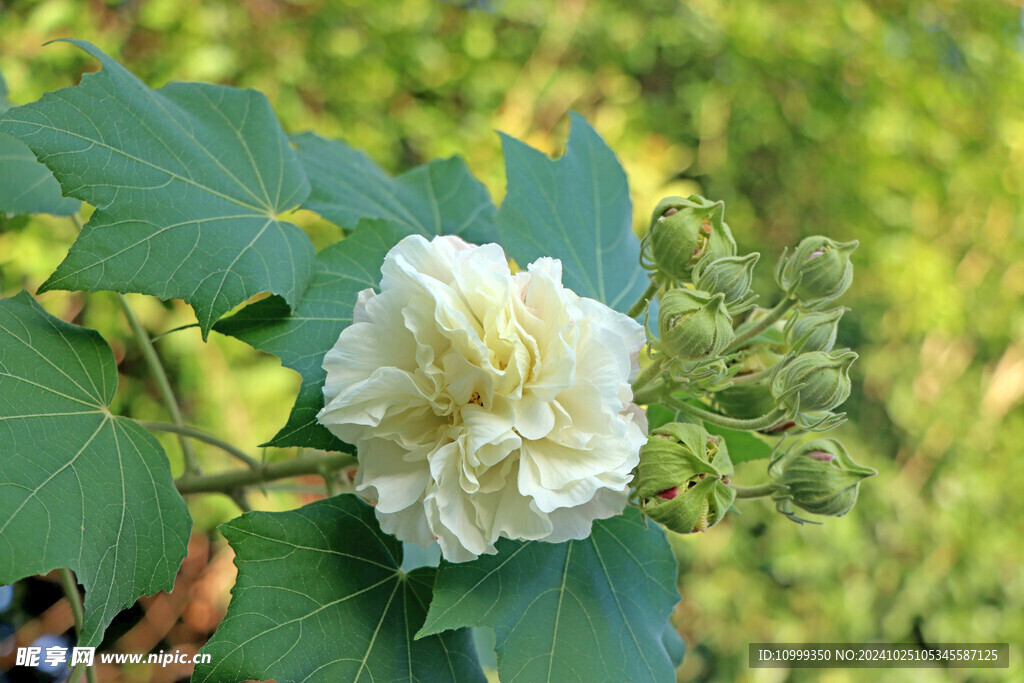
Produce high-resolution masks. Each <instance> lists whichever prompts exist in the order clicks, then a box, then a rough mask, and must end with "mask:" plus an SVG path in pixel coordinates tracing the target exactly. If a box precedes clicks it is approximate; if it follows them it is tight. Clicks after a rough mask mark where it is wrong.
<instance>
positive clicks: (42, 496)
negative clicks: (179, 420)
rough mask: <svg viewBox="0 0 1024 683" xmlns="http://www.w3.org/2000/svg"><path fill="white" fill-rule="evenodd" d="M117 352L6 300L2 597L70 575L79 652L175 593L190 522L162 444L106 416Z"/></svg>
mask: <svg viewBox="0 0 1024 683" xmlns="http://www.w3.org/2000/svg"><path fill="white" fill-rule="evenodd" d="M116 388H117V368H116V365H115V363H114V356H113V354H112V353H111V352H110V347H108V346H107V344H106V343H105V342H104V341H103V339H102V338H101V337H100V336H99V334H97V333H96V332H93V331H92V330H87V329H84V328H81V327H76V326H74V325H70V324H68V323H65V322H63V321H61V320H58V319H57V318H54V317H53V316H51V315H49V314H48V313H46V311H44V310H43V309H42V308H41V307H40V306H39V305H38V304H37V303H36V302H35V301H34V300H33V299H32V297H30V296H29V295H28V294H25V293H22V294H19V295H18V296H16V297H14V298H13V299H0V585H2V584H6V583H11V582H13V581H16V580H18V579H20V578H23V577H25V576H31V575H33V574H43V573H46V572H48V571H50V570H51V569H55V568H58V567H70V568H71V569H72V570H74V572H75V573H76V574H77V576H78V580H79V581H80V582H81V583H82V584H83V585H84V586H85V620H84V625H83V629H82V634H81V637H80V639H79V644H80V645H82V646H96V645H98V644H99V642H100V640H101V639H102V637H103V631H104V630H105V629H106V627H107V625H108V624H109V623H110V620H111V619H113V618H114V615H116V614H117V613H118V612H119V611H121V610H122V609H124V608H126V607H128V606H129V605H131V604H132V603H133V602H134V601H135V600H136V598H138V597H139V596H140V595H143V594H149V593H154V592H156V591H158V590H170V589H171V587H172V585H173V584H174V575H175V573H176V572H177V570H178V565H180V564H181V561H182V559H183V558H184V557H185V550H186V546H187V544H188V537H189V532H190V530H191V526H192V522H191V519H190V518H189V514H188V509H187V507H186V506H185V501H183V500H182V499H181V496H179V495H178V493H177V491H175V489H174V482H173V481H172V480H171V471H170V467H169V466H168V464H167V457H166V456H165V455H164V452H163V450H162V449H161V448H160V444H159V443H158V442H157V441H156V439H154V438H153V437H152V436H151V435H150V434H149V433H148V432H146V431H145V430H143V429H142V428H141V427H139V426H138V425H137V424H135V423H134V422H133V421H131V420H129V419H127V418H123V417H114V416H113V415H111V414H110V411H109V410H108V408H107V405H108V404H109V403H110V400H111V398H113V396H114V391H115V390H116Z"/></svg>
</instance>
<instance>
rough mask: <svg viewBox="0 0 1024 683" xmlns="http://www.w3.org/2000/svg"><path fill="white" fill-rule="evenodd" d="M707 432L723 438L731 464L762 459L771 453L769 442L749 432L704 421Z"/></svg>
mask: <svg viewBox="0 0 1024 683" xmlns="http://www.w3.org/2000/svg"><path fill="white" fill-rule="evenodd" d="M704 428H705V429H707V430H708V433H709V434H717V435H719V436H721V437H722V438H724V439H725V443H726V444H727V445H728V448H729V458H730V459H731V460H732V462H733V464H734V465H735V464H738V463H741V462H748V461H750V460H763V459H765V458H767V457H769V456H771V454H772V447H771V444H769V443H766V442H764V441H762V440H761V439H759V438H758V437H756V436H754V434H752V433H751V432H738V431H736V430H734V429H726V428H724V427H719V426H718V425H713V424H709V423H707V422H704Z"/></svg>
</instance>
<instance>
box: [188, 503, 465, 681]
mask: <svg viewBox="0 0 1024 683" xmlns="http://www.w3.org/2000/svg"><path fill="white" fill-rule="evenodd" d="M220 528H221V531H223V532H224V536H226V537H227V539H228V541H229V542H230V543H231V547H232V548H233V549H234V550H235V553H236V555H235V564H236V565H237V566H238V579H237V581H236V582H235V587H234V588H233V589H232V591H231V594H232V599H231V605H230V606H229V607H228V613H227V616H226V617H225V618H224V620H223V621H222V622H221V625H220V627H219V628H218V629H217V632H216V633H215V634H214V635H213V637H212V638H211V639H210V641H209V642H208V643H207V644H206V646H205V647H204V648H203V652H206V653H209V654H210V656H211V663H210V664H206V665H200V666H198V667H197V668H196V673H195V676H194V677H193V680H194V681H197V682H199V683H202V682H204V681H225V682H228V683H235V682H236V681H243V680H249V679H256V680H261V681H262V680H266V679H273V680H275V681H278V683H286V682H288V681H345V682H346V683H348V682H350V681H351V682H352V683H357V682H358V681H387V682H388V683H391V682H392V681H458V682H459V683H461V682H462V681H483V680H484V676H483V672H482V671H481V670H480V667H479V665H478V664H477V661H476V655H475V653H474V649H473V641H472V639H471V637H470V633H469V630H468V629H462V630H459V631H455V632H452V633H446V634H444V635H441V636H432V637H430V638H423V639H420V640H414V639H413V634H414V633H415V632H416V630H417V629H418V628H419V627H420V626H421V625H422V623H423V618H424V616H425V615H426V612H427V605H428V603H429V602H430V591H431V586H432V584H433V581H434V574H435V572H436V570H435V569H432V568H421V569H416V570H414V571H412V572H409V573H406V572H403V571H402V570H401V569H399V567H400V565H401V562H402V544H401V543H400V542H399V541H397V540H396V539H395V538H393V537H391V536H389V535H387V534H384V533H383V532H381V530H380V528H379V527H378V526H377V521H376V519H375V518H374V514H373V508H371V507H370V506H369V505H366V504H365V503H363V502H361V501H359V500H358V499H357V498H356V497H355V496H350V495H343V496H337V497H335V498H330V499H327V500H322V501H318V502H316V503H312V504H310V505H307V506H305V507H303V508H299V509H298V510H293V511H291V512H250V513H247V514H245V515H243V516H241V517H239V518H238V519H235V520H233V521H231V522H228V523H227V524H224V525H223V526H221V527H220Z"/></svg>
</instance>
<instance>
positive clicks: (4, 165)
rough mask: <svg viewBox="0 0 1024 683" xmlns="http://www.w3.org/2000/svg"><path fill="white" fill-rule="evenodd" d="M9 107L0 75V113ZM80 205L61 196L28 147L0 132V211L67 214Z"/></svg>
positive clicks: (57, 185)
mask: <svg viewBox="0 0 1024 683" xmlns="http://www.w3.org/2000/svg"><path fill="white" fill-rule="evenodd" d="M10 108H11V104H10V102H8V101H7V84H6V83H5V82H4V79H3V76H2V75H0V114H3V113H4V112H5V111H7V110H8V109H10ZM80 206H81V202H77V201H75V200H74V199H68V198H67V197H63V196H61V193H60V185H59V184H58V183H57V179H56V178H54V177H53V174H52V173H50V170H49V169H48V168H46V167H45V166H43V165H42V164H41V163H39V162H38V161H36V155H35V154H33V153H32V150H30V149H29V148H28V147H26V146H25V145H24V144H22V143H20V142H18V141H17V140H15V139H14V138H12V137H11V136H10V135H3V134H0V213H2V214H6V215H7V216H9V217H11V216H20V215H22V214H29V213H52V214H54V215H56V216H68V215H71V214H73V213H75V212H76V211H78V208H79V207H80Z"/></svg>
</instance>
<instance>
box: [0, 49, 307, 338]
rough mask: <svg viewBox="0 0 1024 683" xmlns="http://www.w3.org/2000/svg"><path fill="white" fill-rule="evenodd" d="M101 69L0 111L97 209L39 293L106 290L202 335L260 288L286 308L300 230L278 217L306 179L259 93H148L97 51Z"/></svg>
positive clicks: (8, 128)
mask: <svg viewBox="0 0 1024 683" xmlns="http://www.w3.org/2000/svg"><path fill="white" fill-rule="evenodd" d="M70 42H73V43H74V44H76V45H78V46H79V47H81V48H82V49H84V50H85V51H87V52H88V53H89V54H91V55H93V56H94V57H96V58H97V59H99V60H100V61H101V62H102V64H103V70H102V71H100V72H98V73H95V74H89V75H86V76H85V77H84V78H83V79H82V83H81V85H79V86H76V87H72V88H64V89H62V90H58V91H57V92H54V93H48V94H46V95H44V96H43V98H42V99H41V100H39V101H38V102H34V103H32V104H28V105H25V106H23V107H16V108H14V109H11V110H9V111H8V112H7V113H6V114H4V115H3V116H2V117H0V131H2V132H5V133H8V134H10V135H13V136H14V137H17V138H18V139H19V140H22V141H23V142H25V144H27V145H28V146H29V147H31V148H32V151H33V152H35V154H36V156H37V157H38V158H39V160H40V161H41V162H42V163H44V164H45V165H46V166H47V167H48V168H49V169H50V170H51V171H52V172H53V173H54V175H55V176H56V177H57V180H58V181H60V184H61V186H62V187H63V188H64V192H65V194H67V195H69V196H72V197H76V198H78V199H82V200H84V201H86V202H89V203H90V204H93V205H94V206H96V207H97V210H96V213H94V214H93V217H92V219H91V220H90V221H89V223H88V224H87V225H86V226H85V229H84V230H83V231H82V233H81V235H80V236H79V238H78V240H77V241H76V242H75V244H74V246H72V247H71V251H70V252H69V253H68V255H67V257H66V258H65V259H64V261H63V262H62V263H61V264H60V266H58V268H57V270H56V272H54V274H53V275H51V276H50V279H48V280H47V281H46V282H45V283H44V284H43V286H42V287H41V288H40V291H46V290H50V289H84V290H89V291H96V290H102V289H110V290H114V291H118V292H142V293H145V294H152V295H154V296H158V297H160V298H161V299H169V298H175V297H178V298H181V299H184V300H185V301H187V302H188V303H189V304H191V305H192V306H193V307H194V308H195V310H196V315H197V316H198V318H199V324H200V326H201V328H202V331H203V335H204V337H205V335H206V334H207V333H208V332H209V330H210V327H211V326H212V325H213V323H214V322H215V321H216V320H217V319H218V318H219V317H220V316H221V315H223V314H224V313H226V312H227V311H228V310H230V309H231V308H233V307H234V306H236V305H237V304H239V303H241V302H243V301H245V300H246V299H248V298H249V297H251V296H252V295H254V294H258V293H260V292H264V291H270V292H273V293H275V294H280V295H281V296H282V297H284V299H285V300H286V301H287V302H288V303H289V304H290V305H293V306H294V305H295V304H296V303H297V302H298V301H299V299H300V298H301V296H302V293H303V291H304V290H305V288H306V285H307V284H308V282H309V278H310V276H311V275H312V270H313V263H314V251H313V246H312V243H311V242H310V241H309V238H307V237H306V235H305V234H304V233H303V232H302V231H301V230H299V229H298V228H297V227H295V226H294V225H292V224H290V223H286V222H284V221H280V220H278V218H277V216H278V214H280V213H281V212H283V211H286V210H289V209H292V208H294V207H296V206H297V205H298V204H299V203H300V202H302V200H304V199H305V198H306V196H307V195H308V194H309V183H308V181H307V180H306V176H305V173H304V172H303V170H302V166H301V165H300V164H299V162H298V160H297V158H296V156H295V152H294V150H292V148H291V146H290V144H289V141H288V138H287V137H286V136H285V134H284V132H283V131H282V130H281V127H280V124H278V122H277V119H276V118H275V117H274V113H273V111H271V109H270V105H269V104H268V103H267V100H266V98H265V97H264V96H263V95H261V94H260V93H257V92H255V91H252V90H236V89H233V88H226V87H221V86H212V85H203V84H194V83H171V84H170V85H168V86H166V87H164V88H162V89H160V90H157V91H153V90H150V89H149V88H147V87H146V86H145V85H144V84H143V83H142V82H141V81H139V80H138V79H137V78H135V77H134V76H133V75H132V74H130V73H129V72H128V71H126V70H125V69H124V68H123V67H122V66H121V65H119V64H118V63H117V62H115V61H114V60H112V59H110V58H109V57H108V56H107V55H105V54H103V52H101V51H100V50H98V49H97V48H96V47H94V46H92V45H90V44H89V43H85V42H81V41H70Z"/></svg>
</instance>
